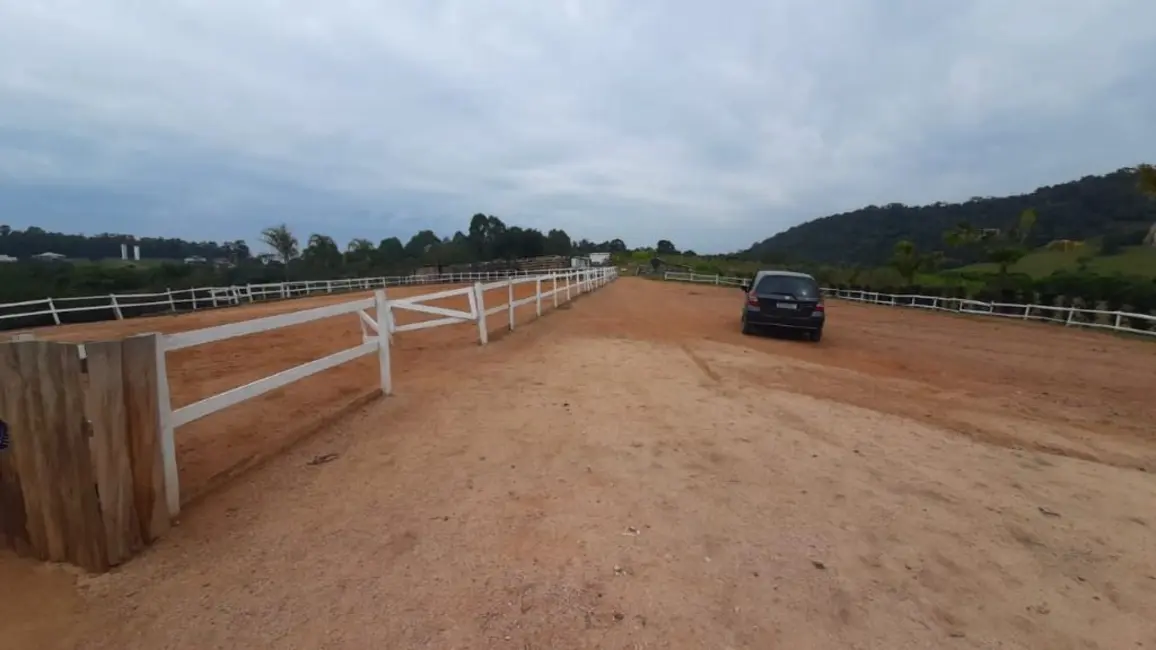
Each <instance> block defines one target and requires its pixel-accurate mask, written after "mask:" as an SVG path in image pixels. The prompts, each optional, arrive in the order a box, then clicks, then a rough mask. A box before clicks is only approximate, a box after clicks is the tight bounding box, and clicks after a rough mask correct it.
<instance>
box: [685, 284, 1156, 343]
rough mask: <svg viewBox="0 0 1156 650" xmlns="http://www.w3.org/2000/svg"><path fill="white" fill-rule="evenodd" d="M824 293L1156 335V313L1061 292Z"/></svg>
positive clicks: (826, 290) (877, 302) (896, 304)
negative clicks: (1011, 298) (987, 296)
mask: <svg viewBox="0 0 1156 650" xmlns="http://www.w3.org/2000/svg"><path fill="white" fill-rule="evenodd" d="M664 279H666V280H671V281H676V282H696V283H706V284H715V285H720V286H742V285H743V284H744V283H746V282H749V281H750V280H749V278H738V277H725V276H717V275H702V274H696V273H674V272H668V273H666V274H665V276H664ZM822 291H823V294H824V295H826V296H829V297H832V298H838V299H841V300H852V301H855V302H865V303H870V304H874V305H888V306H893V307H913V308H917V309H929V310H934V311H946V312H953V313H958V314H973V315H977V316H999V317H1003V318H1014V319H1019V320H1037V321H1047V322H1051V323H1061V324H1063V325H1065V326H1080V327H1094V328H1100V329H1107V330H1112V331H1116V332H1127V333H1131V334H1147V335H1152V336H1156V315H1153V314H1151V313H1148V314H1142V313H1137V312H1129V311H1123V310H1120V309H1114V310H1113V309H1097V308H1096V307H1097V306H1098V305H1097V304H1096V303H1094V302H1093V301H1084V300H1082V299H1080V298H1076V299H1073V300H1072V301H1071V302H1072V303H1073V304H1068V305H1056V304H1055V302H1056V301H1057V300H1062V298H1061V297H1058V296H1042V297H1043V298H1046V299H1047V300H1042V301H1041V302H1046V303H1051V304H1036V303H1031V302H1026V303H1024V302H1000V301H984V300H972V299H969V298H964V297H958V296H942V295H939V296H937V295H923V294H911V293H883V292H879V291H869V290H863V289H847V288H835V287H828V288H823V290H822Z"/></svg>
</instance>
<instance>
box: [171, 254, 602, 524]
mask: <svg viewBox="0 0 1156 650" xmlns="http://www.w3.org/2000/svg"><path fill="white" fill-rule="evenodd" d="M617 277H618V270H617V269H616V268H614V267H606V268H593V269H576V270H567V271H555V272H550V273H543V274H540V275H531V276H518V277H510V278H507V279H504V280H498V281H494V282H489V283H485V284H483V283H482V282H475V283H474V284H473V285H472V286H466V287H459V288H454V289H448V290H446V291H439V292H436V293H428V294H424V295H419V296H406V297H404V298H399V299H396V300H392V299H390V298H389V297H388V296H387V295H386V289H385V288H379V289H377V290H376V291H375V292H374V296H373V297H372V298H362V299H360V300H353V301H350V302H346V303H341V304H337V305H327V306H324V307H317V308H315V309H306V310H303V311H298V312H293V313H289V314H279V315H276V316H268V317H265V318H257V319H254V320H248V321H242V322H240V323H229V324H225V325H218V326H216V327H208V328H205V329H199V330H193V331H189V332H180V333H177V334H168V335H164V336H162V339H161V340H162V344H161V345H160V346H158V350H159V352H158V355H157V356H158V358H157V364H158V366H159V367H158V373H157V375H158V377H160V378H161V380H160V386H159V388H158V392H159V395H158V396H157V403H158V404H160V412H161V427H160V428H161V453H162V456H163V458H164V473H165V491H166V497H167V501H168V509H169V514H170V515H171V516H176V515H177V514H179V512H180V507H181V500H180V483H179V480H178V476H177V455H176V443H175V440H174V430H175V429H176V428H177V427H179V426H182V425H185V424H188V423H190V422H193V421H195V420H198V419H200V418H203V417H205V416H206V415H209V414H211V413H216V412H217V411H220V410H222V409H226V408H228V407H230V406H234V405H236V404H240V403H241V402H244V401H246V400H250V399H253V398H254V397H257V396H259V395H264V394H265V393H268V392H269V391H272V390H276V389H278V388H282V387H284V386H286V385H288V384H291V383H293V382H295V381H298V380H301V379H304V378H306V377H309V376H310V375H314V374H317V373H319V372H322V371H324V370H328V369H330V368H334V367H336V366H339V365H341V364H344V363H348V362H350V361H353V360H354V359H358V358H360V357H363V356H367V355H371V354H376V355H377V360H378V368H379V373H380V385H381V391H382V393H383V394H385V395H390V394H392V393H393V379H392V370H391V367H390V358H389V346H390V342H391V340H392V337H393V335H394V334H397V333H400V332H408V331H413V330H420V329H429V328H432V327H443V326H447V325H456V324H460V323H471V322H475V323H477V328H478V342H479V343H480V344H482V345H485V344H486V343H487V342H488V341H489V330H488V328H487V327H486V316H489V315H493V314H498V313H501V312H503V311H504V312H507V313H508V314H509V328H510V329H511V330H513V329H514V310H515V308H517V307H519V306H522V305H528V304H531V303H534V305H535V308H536V313H537V315H538V316H541V315H542V303H543V301H545V300H547V299H549V300H550V301H551V302H552V304H553V306H554V307H557V306H558V304H559V302H560V301H561V302H566V301H569V300H572V299H574V298H576V297H577V296H579V295H581V294H583V293H587V292H590V291H593V290H595V289H598V288H599V287H602V286H605V285H606V284H608V283H610V282H611V281H613V280H614V279H615V278H617ZM519 284H533V285H534V295H532V296H529V297H526V298H521V299H518V300H515V299H514V293H515V291H514V287H516V286H517V285H519ZM502 287H505V288H506V291H507V301H506V302H505V303H503V304H500V305H494V306H492V307H487V306H486V303H485V292H486V291H487V290H490V289H497V288H502ZM454 296H465V297H466V299H467V301H468V304H469V309H468V310H458V309H449V308H445V307H438V306H436V305H430V304H425V303H428V302H431V301H434V300H441V299H445V298H451V297H454ZM370 308H372V309H373V310H374V316H370V315H369V313H368V310H369V309H370ZM399 309H404V310H408V311H413V312H419V313H423V314H430V315H434V316H440V318H436V319H432V320H425V321H420V322H416V323H410V324H407V325H396V324H395V319H394V313H395V312H396V311H397V310H399ZM352 313H356V314H357V315H358V320H359V321H360V323H361V328H362V339H361V344H360V345H356V346H353V347H351V348H348V349H346V350H342V351H340V352H336V353H334V354H331V355H329V356H327V357H323V358H321V359H316V360H314V361H310V362H308V363H304V364H301V365H299V366H296V367H294V368H290V369H288V370H283V371H281V372H279V373H277V374H274V375H270V376H268V377H265V378H263V379H258V380H256V381H253V382H250V383H248V384H245V385H244V386H238V387H237V388H232V389H230V390H227V391H225V392H223V393H219V394H217V395H213V396H211V397H206V398H204V399H202V400H200V401H198V402H194V403H192V404H189V405H187V406H183V407H181V408H179V409H176V410H173V409H172V404H171V401H170V399H169V389H168V375H167V374H166V363H165V355H166V353H168V352H172V351H174V350H181V349H184V348H189V347H193V346H197V345H204V344H206V343H212V342H214V341H223V340H225V339H230V338H234V337H237V336H245V335H247V334H256V333H258V332H268V331H270V330H275V329H280V328H282V327H290V326H292V325H300V324H302V323H308V322H312V321H316V320H321V319H324V318H331V317H333V316H340V315H342V314H352ZM383 332H384V336H383V335H382V333H383Z"/></svg>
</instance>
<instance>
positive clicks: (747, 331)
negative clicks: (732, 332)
mask: <svg viewBox="0 0 1156 650" xmlns="http://www.w3.org/2000/svg"><path fill="white" fill-rule="evenodd" d="M754 333H755V328H754V327H752V326H751V324H750V323H748V322H747V321H746V319H745V318H744V319H743V334H746V335H748V336H749V335H751V334H754Z"/></svg>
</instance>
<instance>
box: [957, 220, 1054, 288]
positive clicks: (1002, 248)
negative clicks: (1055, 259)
mask: <svg viewBox="0 0 1156 650" xmlns="http://www.w3.org/2000/svg"><path fill="white" fill-rule="evenodd" d="M1035 225H1036V211H1035V210H1033V209H1032V208H1027V209H1026V210H1024V211H1023V212H1021V213H1020V216H1019V220H1018V221H1017V222H1016V224H1015V225H1014V226H1012V227H1011V228H1009V229H1006V230H1005V229H1001V228H983V229H979V228H974V227H972V226H971V225H970V224H968V223H960V224H959V225H957V226H956V227H955V228H954V229H952V230H949V231H948V232H946V233H944V235H943V239H944V241H945V242H947V243H948V244H949V245H952V246H956V247H962V246H968V245H971V244H978V245H979V246H981V247H982V248H983V251H984V255H985V257H986V258H987V261H989V262H992V263H993V264H995V265H997V266H998V267H999V275H1000V278H1001V279H1006V278H1007V275H1008V269H1009V268H1011V267H1012V266H1013V265H1015V263H1016V262H1018V261H1020V260H1021V259H1023V256H1024V255H1026V254H1027V252H1028V249H1027V246H1026V244H1027V240H1028V237H1029V236H1030V235H1031V232H1032V228H1034V227H1035Z"/></svg>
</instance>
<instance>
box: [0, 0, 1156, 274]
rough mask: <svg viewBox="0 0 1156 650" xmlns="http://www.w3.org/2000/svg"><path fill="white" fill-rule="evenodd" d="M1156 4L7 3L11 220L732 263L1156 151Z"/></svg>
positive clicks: (3, 57) (1033, 0)
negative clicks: (563, 243)
mask: <svg viewBox="0 0 1156 650" xmlns="http://www.w3.org/2000/svg"><path fill="white" fill-rule="evenodd" d="M1153 79H1156V4H1153V3H1151V2H1145V1H1144V0H1097V1H1096V2H1091V1H1089V0H1050V1H1047V2H1045V1H1043V0H1017V2H1006V1H1004V0H1001V1H998V2H997V1H995V0H972V1H970V2H966V1H965V2H958V3H939V2H927V1H926V0H920V1H915V0H891V1H887V2H870V3H868V2H860V1H858V0H843V1H833V2H827V3H814V2H804V1H801V0H798V1H796V0H783V1H778V2H774V1H769V2H755V1H754V0H733V1H732V2H729V3H724V4H721V5H720V4H717V3H716V4H714V5H711V4H709V3H702V2H690V1H689V0H681V1H677V2H659V1H658V0H630V1H627V0H621V1H612V0H567V1H565V2H553V3H551V2H541V1H540V0H538V1H530V0H516V1H514V0H512V1H509V2H502V3H478V2H465V1H464V0H460V1H443V2H434V1H429V0H426V1H418V0H412V1H400V0H399V1H398V2H389V3H382V2H374V1H371V0H330V1H329V2H324V3H318V2H306V1H305V0H281V1H275V0H232V1H229V2H226V1H218V2H191V1H188V2H167V3H141V2H130V1H129V0H104V1H102V2H99V3H94V2H87V1H78V0H73V1H66V0H56V1H53V0H42V1H41V2H37V3H29V2H23V1H20V0H0V218H2V219H4V220H5V221H7V222H9V223H12V224H14V225H28V224H30V223H37V224H38V225H42V226H45V227H51V228H57V229H65V230H73V229H80V230H84V231H89V232H91V231H99V230H124V231H132V232H137V233H141V234H174V235H180V236H185V237H192V238H215V239H223V238H237V237H247V238H250V239H252V238H253V237H254V236H255V234H256V233H257V231H258V230H259V229H260V228H261V227H262V226H264V225H267V224H269V223H272V222H274V221H279V220H282V219H284V220H286V221H289V222H290V224H291V225H293V226H294V227H295V228H296V229H297V230H299V231H300V232H301V233H302V234H303V235H304V234H307V233H309V232H313V231H321V232H327V233H331V234H333V235H335V236H337V237H338V238H340V239H348V238H351V237H355V236H367V237H371V238H380V237H384V236H388V235H392V234H398V235H402V236H406V235H409V234H411V233H412V232H413V231H415V230H416V229H418V228H422V227H432V228H433V229H434V230H436V231H438V232H440V233H442V234H450V233H452V231H453V230H456V229H461V228H464V227H465V225H466V222H467V220H468V217H469V215H470V214H472V213H474V212H477V211H485V212H488V213H493V214H498V215H500V216H502V217H503V218H505V219H506V220H507V221H510V222H514V223H519V224H524V225H530V226H535V227H539V228H550V227H556V226H560V227H564V228H565V229H566V230H567V231H569V232H570V233H571V234H572V235H575V236H585V237H590V238H593V239H605V238H609V237H615V236H621V237H623V238H625V239H626V240H627V241H628V242H629V243H632V244H643V243H649V242H653V241H654V240H656V239H658V238H660V237H664V238H670V239H673V240H674V241H675V242H676V243H677V244H679V245H681V246H684V247H693V248H696V249H698V250H700V251H702V250H713V251H719V250H727V249H734V248H738V247H740V246H743V245H746V244H748V243H749V242H750V241H753V240H755V239H759V238H762V237H765V236H768V235H770V234H772V233H774V232H775V231H777V230H780V229H782V228H785V227H787V226H790V225H792V224H794V223H797V222H799V221H802V220H804V219H808V218H812V217H816V216H822V215H823V214H827V213H829V212H832V211H835V210H845V209H851V208H854V207H858V206H860V205H863V204H865V203H887V202H892V201H903V202H910V203H915V202H927V201H934V200H952V199H964V198H967V197H969V196H972V195H993V194H1001V193H1007V192H1018V191H1026V190H1030V189H1031V188H1032V187H1034V186H1035V185H1039V184H1044V183H1054V182H1059V181H1063V180H1068V179H1071V178H1075V177H1078V176H1081V175H1084V174H1087V173H1099V172H1105V171H1109V170H1111V169H1114V168H1116V167H1119V166H1124V165H1128V164H1134V163H1136V162H1140V161H1142V159H1143V157H1144V156H1145V155H1148V156H1151V155H1152V152H1154V151H1156V122H1153V118H1154V116H1156V86H1154V85H1153V84H1152V83H1151V82H1152V80H1153Z"/></svg>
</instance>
